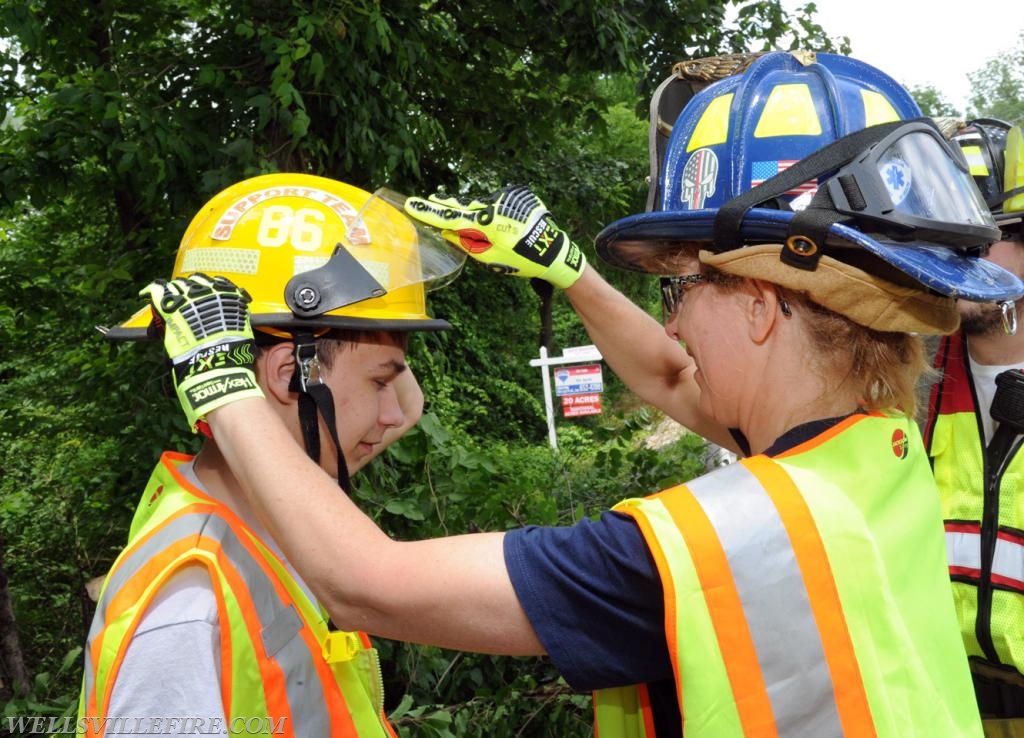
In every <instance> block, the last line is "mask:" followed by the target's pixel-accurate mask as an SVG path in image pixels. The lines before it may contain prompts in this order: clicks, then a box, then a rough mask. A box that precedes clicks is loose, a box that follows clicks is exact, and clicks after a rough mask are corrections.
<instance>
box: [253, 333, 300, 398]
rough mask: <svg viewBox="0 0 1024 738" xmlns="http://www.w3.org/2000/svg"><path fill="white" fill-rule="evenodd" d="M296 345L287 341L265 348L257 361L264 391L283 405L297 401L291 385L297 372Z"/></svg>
mask: <svg viewBox="0 0 1024 738" xmlns="http://www.w3.org/2000/svg"><path fill="white" fill-rule="evenodd" d="M294 351H295V345H294V344H292V343H291V342H288V341H285V342H282V343H274V344H271V345H270V346H267V347H266V348H264V349H263V352H262V353H261V354H260V358H259V361H258V362H257V365H256V366H257V372H258V375H259V378H260V383H261V384H262V385H263V390H264V392H265V393H266V394H267V395H268V396H269V397H272V398H273V399H275V400H276V401H277V402H279V403H281V404H282V405H285V404H290V403H293V402H295V401H296V399H295V394H294V393H292V392H291V391H290V390H289V389H288V388H289V387H290V386H291V382H292V374H294V373H295V356H294V355H293V352H294Z"/></svg>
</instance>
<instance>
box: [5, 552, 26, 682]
mask: <svg viewBox="0 0 1024 738" xmlns="http://www.w3.org/2000/svg"><path fill="white" fill-rule="evenodd" d="M28 685H29V675H28V670H27V669H26V668H25V658H24V656H23V655H22V653H21V642H20V641H19V640H18V626H17V623H15V622H14V607H13V605H12V604H11V591H10V589H9V588H8V586H7V567H6V566H5V565H4V540H3V536H0V701H3V702H6V701H8V700H10V699H11V698H12V697H13V696H14V694H15V693H21V694H25V693H26V692H28Z"/></svg>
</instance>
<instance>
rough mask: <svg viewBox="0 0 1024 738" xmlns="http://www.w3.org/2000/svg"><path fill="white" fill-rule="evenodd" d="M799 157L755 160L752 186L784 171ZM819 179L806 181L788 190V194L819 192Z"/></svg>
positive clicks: (751, 174) (752, 168)
mask: <svg viewBox="0 0 1024 738" xmlns="http://www.w3.org/2000/svg"><path fill="white" fill-rule="evenodd" d="M797 161H798V160H797V159H779V160H778V161H755V162H752V163H751V165H750V186H751V187H757V186H758V185H759V184H761V183H762V182H764V181H765V180H767V179H771V178H772V177H774V176H775V175H776V174H778V173H779V172H784V171H786V170H787V169H789V168H790V167H791V166H793V165H794V164H796V163H797ZM817 191H818V180H817V179H812V180H809V181H807V182H804V183H803V184H802V185H799V186H798V187H794V188H793V189H791V190H787V191H786V192H785V193H784V194H786V195H802V194H804V193H805V192H817Z"/></svg>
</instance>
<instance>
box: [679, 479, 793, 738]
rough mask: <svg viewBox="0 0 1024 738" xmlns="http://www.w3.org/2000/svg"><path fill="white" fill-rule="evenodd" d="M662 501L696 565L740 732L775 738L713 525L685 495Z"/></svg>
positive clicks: (764, 691) (754, 654) (740, 605)
mask: <svg viewBox="0 0 1024 738" xmlns="http://www.w3.org/2000/svg"><path fill="white" fill-rule="evenodd" d="M661 501H662V503H663V504H664V505H665V507H666V509H667V510H668V511H669V514H670V515H671V516H672V520H673V521H674V522H675V524H676V526H677V527H678V528H679V530H680V531H682V533H683V537H684V539H685V540H686V545H687V546H688V547H689V549H690V553H691V556H692V557H693V560H694V561H698V562H700V565H699V566H698V567H697V577H698V579H699V580H700V584H701V589H702V590H703V592H704V598H705V601H706V602H707V607H708V610H709V612H710V613H711V620H712V623H713V624H714V628H715V633H716V635H717V637H718V644H719V648H720V649H721V652H722V658H723V661H724V663H725V668H726V671H727V673H728V674H729V682H730V684H731V685H732V690H733V699H734V700H735V702H736V709H737V712H738V713H739V718H740V723H741V724H742V726H743V732H744V734H745V735H747V736H764V738H771V737H772V736H776V735H778V733H777V731H776V728H775V716H774V714H773V713H772V706H771V702H770V700H769V698H768V691H767V688H766V687H765V683H764V677H763V675H762V674H761V667H760V664H759V663H758V660H757V652H756V650H755V648H754V641H753V639H752V638H751V635H750V630H749V628H748V626H747V621H746V618H745V616H744V612H743V603H742V602H741V601H740V596H739V592H737V590H736V583H735V582H734V581H733V578H732V573H731V572H730V570H729V562H728V561H727V559H726V556H725V551H724V550H723V549H722V545H721V543H720V542H719V540H718V536H717V534H716V533H715V530H714V528H713V527H712V525H711V521H710V520H708V517H707V515H706V514H705V512H704V509H703V508H702V507H701V506H700V504H699V503H698V502H697V500H696V499H695V498H694V497H693V495H691V494H690V493H689V492H684V493H682V494H673V495H665V496H663V497H662V498H661Z"/></svg>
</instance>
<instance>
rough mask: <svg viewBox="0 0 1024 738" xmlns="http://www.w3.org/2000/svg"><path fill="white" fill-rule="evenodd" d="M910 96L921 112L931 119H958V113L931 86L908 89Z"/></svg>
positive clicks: (940, 93)
mask: <svg viewBox="0 0 1024 738" xmlns="http://www.w3.org/2000/svg"><path fill="white" fill-rule="evenodd" d="M910 94H911V95H912V96H913V98H914V101H915V102H916V103H917V104H918V106H920V108H921V112H922V113H924V114H925V115H927V116H930V117H933V118H939V117H958V116H960V111H958V110H957V109H956V108H955V107H953V104H952V103H950V102H949V101H948V100H946V98H945V97H944V96H943V95H942V92H940V91H939V90H938V89H937V88H936V87H934V86H933V85H919V86H915V87H911V88H910Z"/></svg>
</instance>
